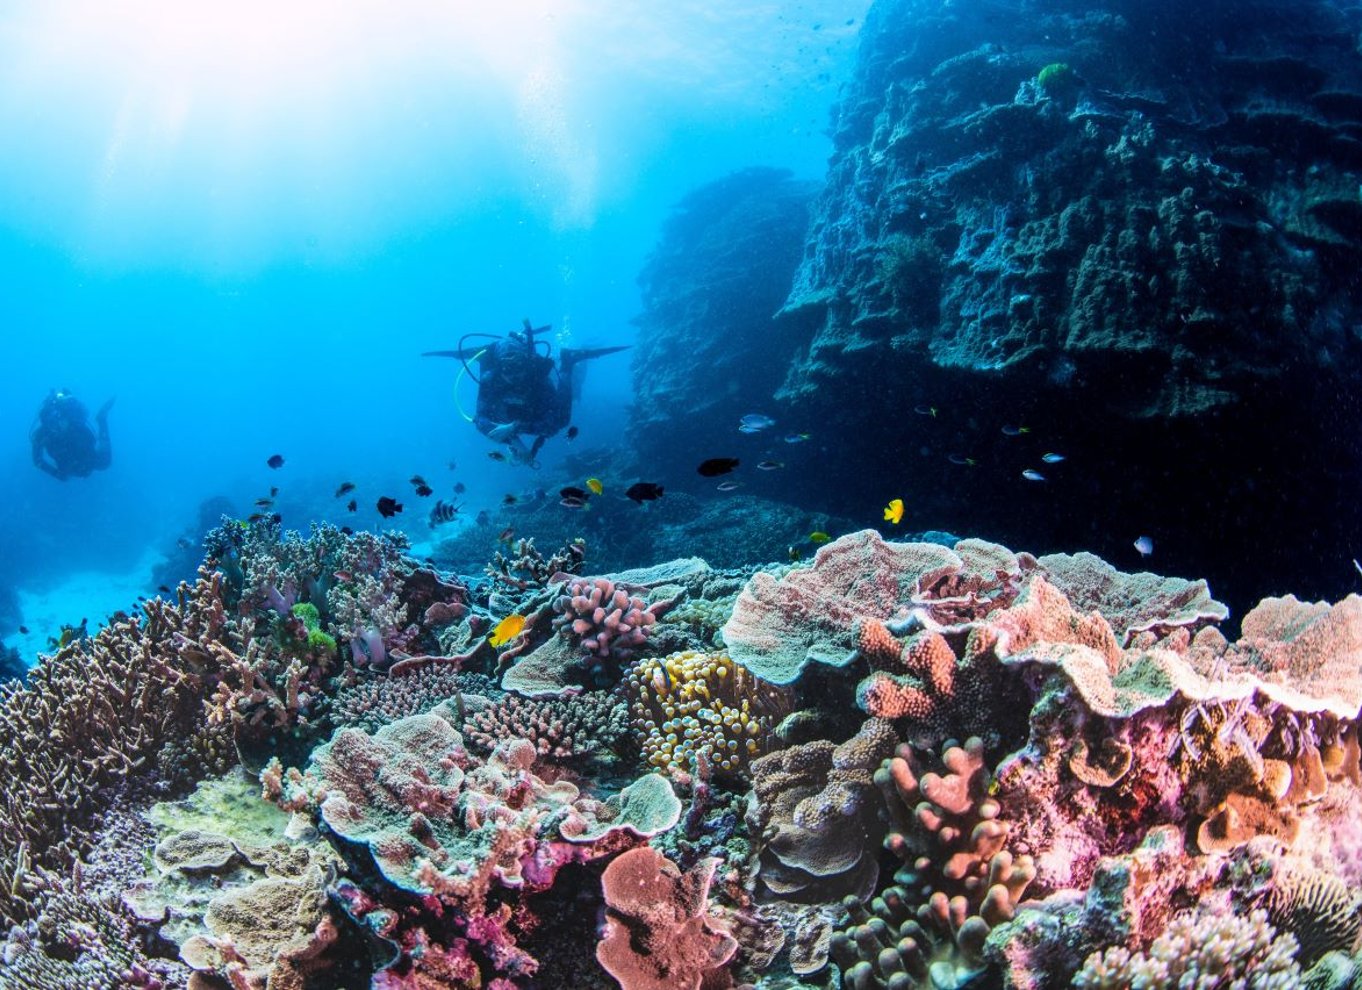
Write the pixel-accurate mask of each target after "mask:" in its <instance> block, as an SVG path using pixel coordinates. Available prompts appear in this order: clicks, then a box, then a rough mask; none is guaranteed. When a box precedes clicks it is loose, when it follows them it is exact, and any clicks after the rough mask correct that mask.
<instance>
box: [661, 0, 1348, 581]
mask: <svg viewBox="0 0 1362 990" xmlns="http://www.w3.org/2000/svg"><path fill="white" fill-rule="evenodd" d="M1360 28H1362V13H1360V12H1359V9H1358V8H1350V9H1347V10H1344V9H1341V8H1339V7H1337V6H1334V5H1333V4H1330V3H1327V2H1324V0H1289V2H1288V0H1275V2H1266V0H1240V2H1234V3H1230V2H1214V0H1211V2H1203V3H1195V4H1188V3H1182V2H1177V0H1085V2H1083V3H1076V2H1072V3H1071V2H1062V0H1058V2H1055V0H1051V2H1043V3H1042V2H1035V0H1013V2H1002V0H955V2H952V3H940V2H938V0H877V3H876V4H875V6H874V7H873V8H872V10H871V12H870V16H869V17H868V18H867V20H866V23H865V27H864V33H863V39H862V49H861V53H860V64H859V67H858V71H857V73H856V76H855V79H854V80H853V82H852V84H851V85H850V86H849V88H848V90H847V91H846V93H845V96H844V99H843V101H842V104H841V106H840V108H839V110H838V112H837V114H836V119H835V121H834V131H833V133H834V140H835V153H834V156H833V159H832V162H831V165H830V171H829V175H828V179H827V184H826V187H825V189H824V191H823V193H822V195H821V197H820V198H819V200H818V201H817V203H816V204H815V206H814V209H813V216H812V220H811V226H810V230H809V239H808V244H807V246H806V249H805V253H804V258H803V261H802V262H801V264H800V266H799V270H798V272H797V274H796V276H795V278H794V281H793V286H792V291H791V293H790V295H789V298H788V300H787V302H786V305H785V306H784V308H783V311H782V314H781V316H780V317H779V318H778V321H777V322H778V323H779V324H780V330H779V331H778V332H777V333H776V334H774V335H773V336H774V338H775V339H776V340H778V341H780V342H781V343H780V346H779V347H777V348H776V349H774V350H773V351H772V352H771V353H770V355H769V356H770V359H771V360H779V359H781V357H782V355H783V353H784V348H787V347H788V346H789V342H790V341H792V340H799V341H801V342H802V343H801V345H800V347H799V350H798V353H797V354H796V355H795V357H794V359H793V360H791V361H789V362H788V364H787V365H786V367H785V368H784V379H783V384H782V385H781V386H780V389H779V392H778V398H779V400H780V402H779V404H778V405H777V406H776V407H775V408H774V409H773V410H771V412H772V414H773V415H775V416H776V417H777V419H779V420H781V421H782V422H793V421H796V420H797V421H799V422H806V423H816V424H817V430H816V431H815V432H816V437H815V439H816V440H819V441H821V443H820V444H819V445H818V446H819V449H818V454H819V459H818V465H817V467H818V470H816V471H803V472H791V473H790V474H789V476H788V477H789V482H790V483H789V485H788V486H787V488H786V490H785V491H784V492H783V497H785V498H788V499H793V500H795V501H798V502H801V503H803V504H806V505H809V506H810V507H813V506H817V507H819V508H823V509H826V510H828V511H833V512H844V513H847V514H852V515H856V516H857V517H858V518H866V519H868V518H876V519H877V518H878V509H879V506H881V505H883V503H884V501H885V500H886V499H888V498H890V497H894V496H900V497H903V498H904V499H905V502H906V503H907V505H908V512H907V514H906V517H905V525H915V526H939V527H942V528H949V529H952V530H956V531H960V532H967V533H971V534H980V535H985V536H988V537H990V538H994V539H999V540H1001V541H1002V542H1004V543H1007V542H1012V543H1025V544H1026V545H1027V546H1030V547H1039V548H1040V549H1046V550H1048V549H1073V548H1078V547H1082V548H1087V549H1092V550H1094V551H1096V552H1098V553H1101V554H1104V555H1106V556H1108V557H1110V558H1111V559H1114V560H1117V561H1121V562H1124V563H1125V564H1126V565H1133V564H1135V563H1136V562H1137V560H1138V558H1137V557H1136V554H1135V551H1134V550H1133V548H1132V547H1131V542H1132V541H1133V540H1134V539H1135V537H1136V536H1137V535H1140V534H1142V533H1147V534H1149V535H1151V536H1153V537H1154V540H1155V545H1156V556H1155V557H1154V559H1153V560H1152V561H1151V562H1150V564H1151V566H1154V567H1155V568H1156V569H1158V570H1160V571H1163V572H1171V573H1188V574H1209V575H1210V577H1211V578H1212V583H1213V587H1214V588H1215V590H1216V592H1217V595H1218V597H1221V598H1224V599H1226V600H1229V601H1231V602H1232V604H1241V603H1244V602H1251V601H1254V600H1256V599H1257V597H1258V596H1260V595H1261V594H1264V593H1268V592H1271V591H1273V590H1274V589H1280V588H1283V587H1288V586H1291V587H1296V588H1299V589H1304V590H1305V591H1306V593H1307V594H1311V595H1324V594H1334V595H1336V594H1339V593H1341V592H1343V591H1346V590H1350V589H1351V588H1352V587H1353V585H1354V583H1355V574H1354V573H1351V571H1352V564H1351V563H1350V558H1351V557H1352V556H1353V555H1354V554H1355V553H1356V552H1357V549H1358V546H1359V544H1362V539H1360V538H1362V519H1359V513H1358V510H1357V507H1356V506H1357V502H1358V500H1357V498H1356V496H1355V491H1356V487H1357V479H1358V477H1359V473H1362V431H1359V429H1358V428H1357V423H1358V415H1359V404H1360V403H1359V392H1362V390H1359V389H1358V388H1357V387H1356V384H1355V383H1356V382H1357V381H1358V375H1359V371H1360V370H1362V343H1360V341H1362V285H1360V284H1359V282H1358V280H1357V272H1358V269H1359V262H1362V196H1360V195H1359V186H1358V168H1359V166H1360V165H1362V58H1359V55H1358V50H1357V46H1356V39H1357V37H1358V36H1359V29H1360ZM652 294H653V295H654V296H658V295H659V294H660V290H659V289H658V288H657V287H656V286H654V287H653V289H652ZM710 332H712V333H713V334H714V339H715V341H716V344H718V345H725V346H726V345H727V344H728V343H729V341H728V338H727V336H726V335H725V333H724V332H723V331H722V330H718V331H715V329H714V328H713V327H710ZM700 333H701V331H700V330H699V329H696V330H694V331H691V334H690V335H691V336H692V337H694V336H699V335H700ZM739 353H742V351H741V350H740V351H739ZM712 367H713V366H712V365H710V364H707V365H706V369H710V368H712ZM733 380H734V379H733V377H732V376H731V375H729V374H720V375H718V376H716V375H714V374H713V373H712V372H710V371H708V370H707V371H706V373H705V374H704V375H703V377H701V378H699V379H698V380H697V379H688V380H686V381H680V382H677V383H675V384H674V385H673V386H672V391H671V394H672V396H673V399H674V402H675V405H676V406H677V407H678V408H694V407H695V404H696V402H697V400H698V398H699V397H700V396H701V395H703V394H705V393H707V392H709V391H711V390H719V391H722V390H723V389H724V388H725V387H727V386H728V385H729V384H730V383H731V382H732V381H733ZM1009 425H1010V426H1026V427H1028V428H1029V429H1028V432H1025V433H1021V434H1016V432H1015V431H1009V432H1010V433H1012V434H1013V435H1005V434H1004V433H1003V431H1002V428H1003V427H1004V426H1009ZM808 446H809V447H810V448H813V447H814V444H812V443H811V444H809V445H808ZM1049 451H1054V452H1059V453H1064V454H1065V455H1067V458H1068V459H1067V460H1066V461H1065V462H1063V463H1061V464H1055V465H1053V466H1049V465H1045V464H1042V463H1041V460H1040V458H1041V455H1042V454H1043V453H1045V452H1049ZM968 461H973V462H974V463H973V464H971V463H968ZM1025 469H1034V470H1040V471H1041V472H1042V474H1044V475H1045V477H1046V479H1047V480H1046V481H1044V482H1038V481H1037V482H1031V481H1026V480H1023V479H1022V476H1021V472H1022V471H1023V470H1025Z"/></svg>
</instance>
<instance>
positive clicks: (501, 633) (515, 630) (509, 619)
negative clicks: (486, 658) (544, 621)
mask: <svg viewBox="0 0 1362 990" xmlns="http://www.w3.org/2000/svg"><path fill="white" fill-rule="evenodd" d="M524 628H525V616H523V615H508V616H506V618H504V619H502V620H501V621H500V622H498V623H497V627H496V628H495V629H493V630H492V635H491V636H488V637H487V642H488V643H490V644H491V645H492V646H504V645H505V644H507V643H509V642H510V641H511V640H513V639H515V638H516V637H517V636H519V635H520V631H521V630H522V629H524Z"/></svg>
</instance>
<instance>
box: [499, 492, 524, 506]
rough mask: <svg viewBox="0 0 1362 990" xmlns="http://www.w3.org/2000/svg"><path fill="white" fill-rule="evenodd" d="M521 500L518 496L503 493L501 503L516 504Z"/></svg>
mask: <svg viewBox="0 0 1362 990" xmlns="http://www.w3.org/2000/svg"><path fill="white" fill-rule="evenodd" d="M519 501H520V499H518V498H516V497H515V496H514V495H510V494H507V495H503V496H502V499H501V504H502V505H515V504H516V503H517V502H519Z"/></svg>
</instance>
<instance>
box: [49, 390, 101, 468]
mask: <svg viewBox="0 0 1362 990" xmlns="http://www.w3.org/2000/svg"><path fill="white" fill-rule="evenodd" d="M113 403H114V400H113V399H110V400H109V401H108V402H106V403H104V405H102V406H100V408H99V412H97V413H96V414H95V423H96V425H97V426H98V432H96V431H95V430H94V429H91V428H90V419H89V414H88V413H87V412H86V411H85V405H84V403H82V402H81V401H80V400H79V399H77V398H76V397H75V396H74V395H72V394H71V392H70V390H69V389H56V390H54V391H51V392H49V393H47V398H46V399H44V400H43V404H42V408H41V409H39V410H38V419H37V422H35V423H34V424H33V429H32V430H31V431H30V432H29V435H28V439H29V443H30V444H32V447H33V464H34V466H35V467H37V468H38V469H39V470H42V471H46V472H47V473H48V474H50V475H52V477H54V478H56V479H57V480H58V481H65V480H66V479H67V478H88V477H89V476H90V474H91V473H92V472H94V471H102V470H104V469H105V468H107V467H108V466H109V464H110V463H111V462H112V460H113V449H112V448H111V447H110V445H109V409H110V408H111V407H112V406H113Z"/></svg>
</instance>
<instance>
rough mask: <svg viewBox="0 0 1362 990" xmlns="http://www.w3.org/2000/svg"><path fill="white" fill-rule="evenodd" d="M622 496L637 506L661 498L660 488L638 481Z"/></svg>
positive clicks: (647, 482)
mask: <svg viewBox="0 0 1362 990" xmlns="http://www.w3.org/2000/svg"><path fill="white" fill-rule="evenodd" d="M624 494H625V496H626V497H628V498H631V499H633V500H634V501H635V502H637V503H638V504H639V505H642V504H643V503H644V502H651V501H653V500H654V499H659V498H661V497H662V486H661V485H655V484H653V483H652V482H651V481H640V482H637V483H635V484H632V485H630V486H629V488H628V489H627V490H626V491H625V493H624Z"/></svg>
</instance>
